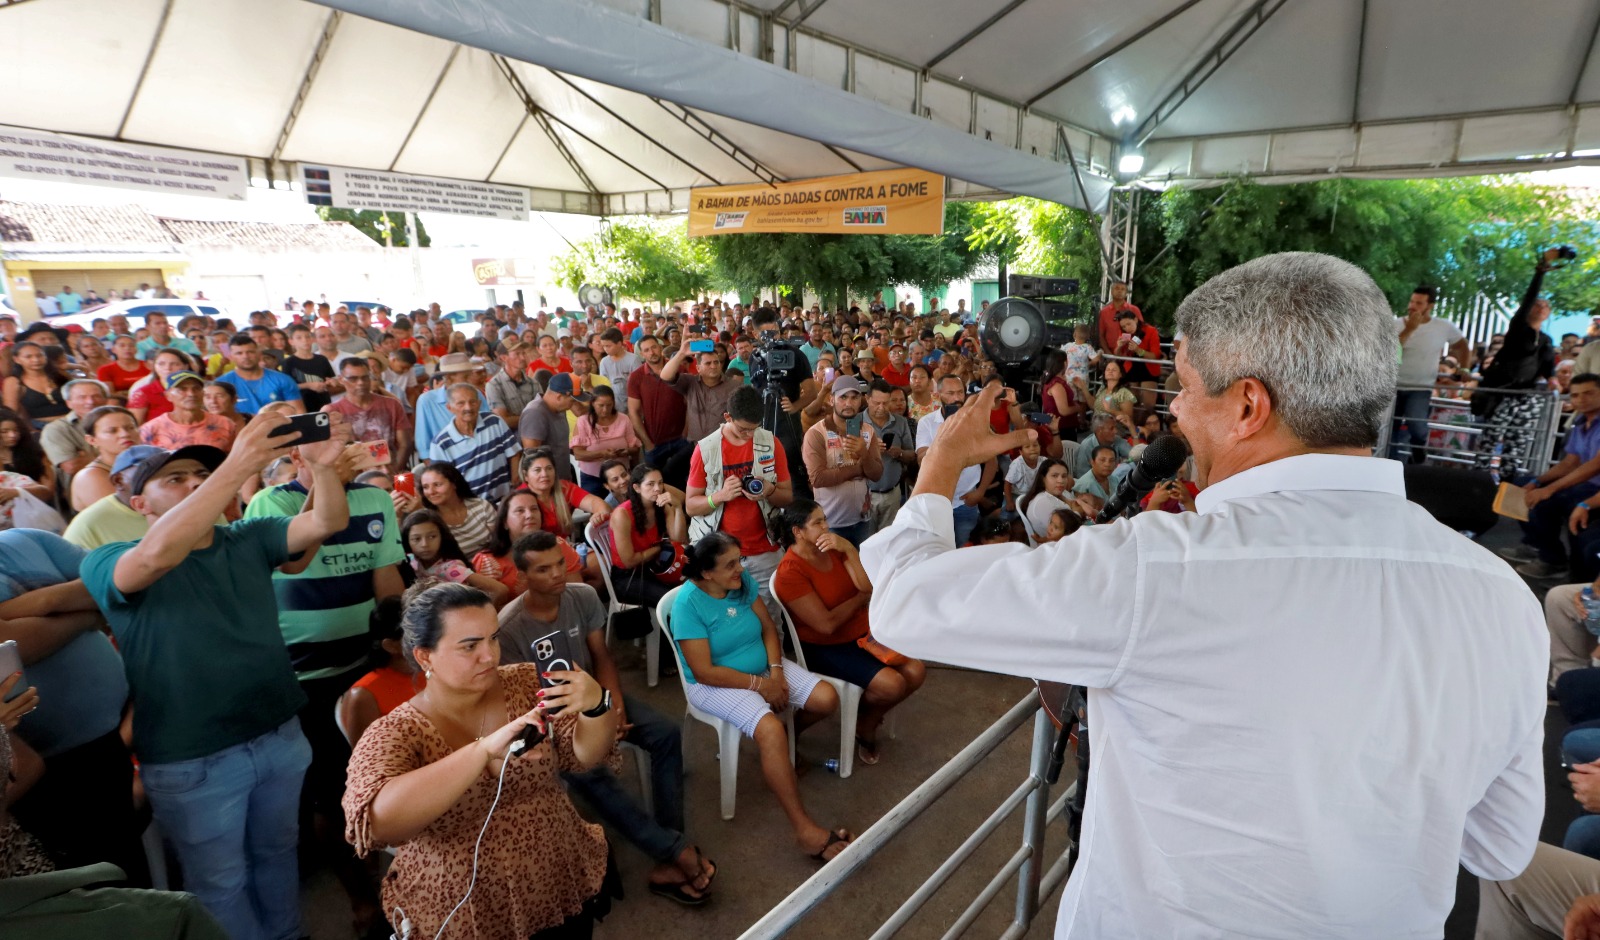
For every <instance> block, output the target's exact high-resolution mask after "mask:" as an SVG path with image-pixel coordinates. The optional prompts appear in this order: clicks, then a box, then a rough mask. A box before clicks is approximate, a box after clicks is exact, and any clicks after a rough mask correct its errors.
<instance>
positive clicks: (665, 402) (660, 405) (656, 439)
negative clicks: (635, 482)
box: [628, 333, 691, 470]
mask: <svg viewBox="0 0 1600 940" xmlns="http://www.w3.org/2000/svg"><path fill="white" fill-rule="evenodd" d="M638 350H639V356H640V357H641V358H643V359H644V365H642V366H640V367H639V368H637V369H634V370H633V374H631V375H629V376H628V420H629V421H630V422H632V423H633V433H634V434H637V435H638V436H639V440H640V441H641V442H642V443H643V444H644V450H645V455H644V459H645V463H648V464H650V465H651V466H652V467H655V468H656V469H658V470H660V469H664V468H665V467H666V465H667V464H668V462H670V461H671V460H672V459H673V458H674V457H676V456H678V455H679V454H680V453H682V452H683V451H685V450H688V449H689V447H690V446H691V444H690V442H688V441H686V440H684V437H683V430H684V427H685V426H686V424H687V423H688V420H689V403H688V401H687V400H686V399H685V398H684V396H683V392H681V391H679V390H678V388H677V386H676V385H674V384H673V383H672V382H668V381H665V380H663V379H662V378H661V371H662V369H664V368H666V366H667V363H668V359H667V357H666V354H665V352H664V351H663V350H662V347H661V340H659V339H657V338H655V337H654V336H652V335H650V334H649V333H646V334H644V335H643V336H642V337H640V338H639V345H638ZM688 354H689V346H688V344H687V343H686V344H684V346H683V348H681V349H679V350H678V352H677V354H676V355H675V356H673V357H672V359H671V362H672V363H673V364H674V365H675V366H676V367H681V366H682V365H683V359H684V357H685V356H687V355H688ZM673 375H674V376H676V375H677V368H674V370H673Z"/></svg>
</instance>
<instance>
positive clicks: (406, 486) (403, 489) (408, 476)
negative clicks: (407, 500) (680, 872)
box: [394, 473, 417, 498]
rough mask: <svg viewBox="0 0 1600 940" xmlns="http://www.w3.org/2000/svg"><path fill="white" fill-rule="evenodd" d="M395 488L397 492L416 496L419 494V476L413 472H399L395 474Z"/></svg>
mask: <svg viewBox="0 0 1600 940" xmlns="http://www.w3.org/2000/svg"><path fill="white" fill-rule="evenodd" d="M394 488H395V492H397V493H404V494H406V495H407V496H410V497H413V498H415V497H416V495H417V477H416V474H413V473H397V474H395V475H394Z"/></svg>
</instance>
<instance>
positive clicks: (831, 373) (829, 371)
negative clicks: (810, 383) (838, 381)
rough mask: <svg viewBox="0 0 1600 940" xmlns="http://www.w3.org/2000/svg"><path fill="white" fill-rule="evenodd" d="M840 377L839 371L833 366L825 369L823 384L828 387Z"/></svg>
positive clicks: (823, 371)
mask: <svg viewBox="0 0 1600 940" xmlns="http://www.w3.org/2000/svg"><path fill="white" fill-rule="evenodd" d="M838 375H839V372H838V370H836V369H834V368H833V367H832V366H829V367H828V368H826V369H823V370H822V384H823V385H827V384H828V383H829V382H832V381H833V380H834V379H835V378H836V377H837V376H838Z"/></svg>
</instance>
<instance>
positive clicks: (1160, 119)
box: [1129, 0, 1289, 147]
mask: <svg viewBox="0 0 1600 940" xmlns="http://www.w3.org/2000/svg"><path fill="white" fill-rule="evenodd" d="M1288 2H1289V0H1256V2H1255V3H1253V4H1251V5H1250V9H1248V10H1246V11H1244V13H1243V14H1242V15H1241V16H1240V17H1239V18H1238V19H1237V20H1234V22H1233V25H1232V26H1230V27H1228V31H1227V32H1225V33H1223V34H1222V38H1220V39H1218V40H1217V41H1216V43H1215V44H1213V45H1212V47H1211V48H1210V49H1207V50H1206V52H1205V54H1204V55H1202V56H1201V57H1200V59H1199V60H1198V61H1197V62H1195V64H1194V68H1192V69H1190V70H1189V74H1187V75H1185V76H1184V77H1183V81H1181V82H1179V83H1178V87H1176V88H1174V89H1172V90H1171V91H1169V92H1167V94H1166V97H1164V98H1162V99H1161V103H1160V104H1157V105H1156V106H1155V108H1153V109H1152V110H1151V111H1150V113H1149V114H1147V115H1145V119H1144V121H1143V122H1141V123H1140V124H1139V127H1138V128H1137V129H1136V130H1134V132H1133V133H1132V134H1130V135H1129V139H1131V140H1133V141H1135V142H1136V144H1135V146H1139V147H1143V146H1144V144H1145V141H1147V140H1149V139H1150V135H1151V134H1154V133H1155V132H1156V128H1158V127H1160V126H1161V125H1162V124H1164V123H1166V121H1167V119H1168V118H1170V117H1172V115H1173V114H1175V113H1177V111H1178V109H1179V108H1181V107H1183V105H1184V103H1185V102H1187V101H1188V100H1189V99H1190V98H1192V97H1194V93H1195V92H1197V91H1199V90H1200V88H1201V86H1203V85H1204V84H1205V83H1206V81H1207V80H1209V79H1210V78H1211V76H1213V75H1215V74H1217V71H1218V70H1219V69H1221V68H1222V66H1223V65H1225V64H1226V63H1227V61H1228V60H1229V59H1231V58H1233V54H1234V53H1235V52H1238V51H1239V50H1240V49H1241V48H1243V47H1244V44H1245V43H1247V42H1249V41H1250V37H1252V36H1254V35H1255V34H1256V33H1257V32H1258V31H1260V29H1261V27H1262V26H1264V25H1266V22H1267V20H1270V19H1272V16H1273V14H1275V13H1277V12H1278V11H1279V10H1281V9H1283V7H1284V5H1285V4H1287V3H1288Z"/></svg>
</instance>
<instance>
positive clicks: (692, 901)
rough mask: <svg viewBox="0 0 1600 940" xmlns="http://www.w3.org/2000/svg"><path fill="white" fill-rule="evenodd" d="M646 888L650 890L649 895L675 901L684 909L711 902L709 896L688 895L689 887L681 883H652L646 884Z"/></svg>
mask: <svg viewBox="0 0 1600 940" xmlns="http://www.w3.org/2000/svg"><path fill="white" fill-rule="evenodd" d="M648 887H649V888H650V893H651V894H653V895H655V896H657V897H662V898H666V899H667V900H669V901H677V902H678V903H679V904H682V905H683V906H684V907H699V906H700V905H702V904H704V903H706V902H707V901H709V900H711V896H710V895H709V894H702V895H700V896H698V897H696V896H695V895H693V894H690V893H689V890H688V889H689V885H688V884H686V883H684V882H681V881H680V882H673V883H672V884H660V883H658V882H654V881H652V882H649V883H648Z"/></svg>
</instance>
